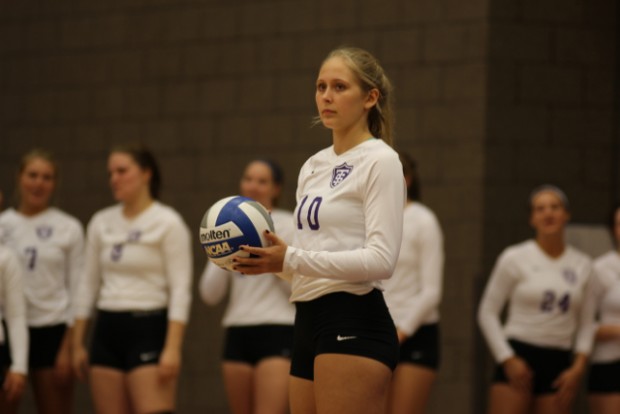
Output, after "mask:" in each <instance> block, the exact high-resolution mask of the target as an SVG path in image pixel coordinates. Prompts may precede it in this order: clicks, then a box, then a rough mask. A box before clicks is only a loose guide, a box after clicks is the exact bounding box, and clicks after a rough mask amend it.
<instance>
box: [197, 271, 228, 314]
mask: <svg viewBox="0 0 620 414" xmlns="http://www.w3.org/2000/svg"><path fill="white" fill-rule="evenodd" d="M229 279H230V272H229V271H228V270H225V269H222V268H221V267H219V266H217V265H215V264H213V263H212V262H208V263H207V265H206V266H205V269H204V271H203V272H202V277H201V278H200V283H199V285H198V290H199V291H200V297H201V298H202V300H203V302H204V303H206V304H207V305H211V306H213V305H217V304H218V303H219V302H220V301H221V300H222V299H223V298H224V295H225V294H226V290H227V289H228V281H229Z"/></svg>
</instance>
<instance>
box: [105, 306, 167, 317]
mask: <svg viewBox="0 0 620 414" xmlns="http://www.w3.org/2000/svg"><path fill="white" fill-rule="evenodd" d="M97 313H98V315H99V316H109V317H112V318H114V317H119V318H120V317H130V318H148V317H158V316H166V315H167V314H168V309H165V308H162V309H146V310H131V311H109V310H104V309H97Z"/></svg>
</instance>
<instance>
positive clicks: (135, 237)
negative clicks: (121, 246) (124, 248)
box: [127, 230, 142, 242]
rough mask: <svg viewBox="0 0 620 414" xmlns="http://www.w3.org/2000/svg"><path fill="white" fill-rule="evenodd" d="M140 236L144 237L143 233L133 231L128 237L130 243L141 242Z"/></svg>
mask: <svg viewBox="0 0 620 414" xmlns="http://www.w3.org/2000/svg"><path fill="white" fill-rule="evenodd" d="M140 236H142V232H141V231H140V230H132V231H130V232H129V234H128V235H127V241H128V242H137V241H138V240H140Z"/></svg>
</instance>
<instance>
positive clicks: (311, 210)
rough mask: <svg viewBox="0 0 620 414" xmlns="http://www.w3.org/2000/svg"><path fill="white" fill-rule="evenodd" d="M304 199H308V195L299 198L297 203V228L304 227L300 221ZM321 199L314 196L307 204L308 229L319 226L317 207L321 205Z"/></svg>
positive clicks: (314, 228)
mask: <svg viewBox="0 0 620 414" xmlns="http://www.w3.org/2000/svg"><path fill="white" fill-rule="evenodd" d="M306 201H308V196H305V197H304V198H303V199H302V200H301V204H300V205H299V209H298V210H297V228H298V229H299V230H301V229H303V228H304V226H303V224H302V223H301V213H302V211H303V210H304V206H305V205H306ZM322 201H323V197H315V198H314V199H313V200H312V201H311V202H310V204H309V205H308V212H307V214H306V219H307V221H308V227H310V230H318V229H319V228H320V227H321V226H320V224H319V207H321V202H322Z"/></svg>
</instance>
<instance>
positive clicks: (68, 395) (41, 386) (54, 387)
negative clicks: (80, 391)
mask: <svg viewBox="0 0 620 414" xmlns="http://www.w3.org/2000/svg"><path fill="white" fill-rule="evenodd" d="M30 381H31V384H32V390H33V391H34V395H35V401H36V405H37V412H38V413H40V414H71V413H72V412H73V388H74V387H73V385H74V384H73V378H72V376H71V375H70V374H69V375H68V376H62V377H59V376H58V375H57V374H56V373H55V372H54V368H44V369H37V370H34V371H33V372H31V373H30Z"/></svg>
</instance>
